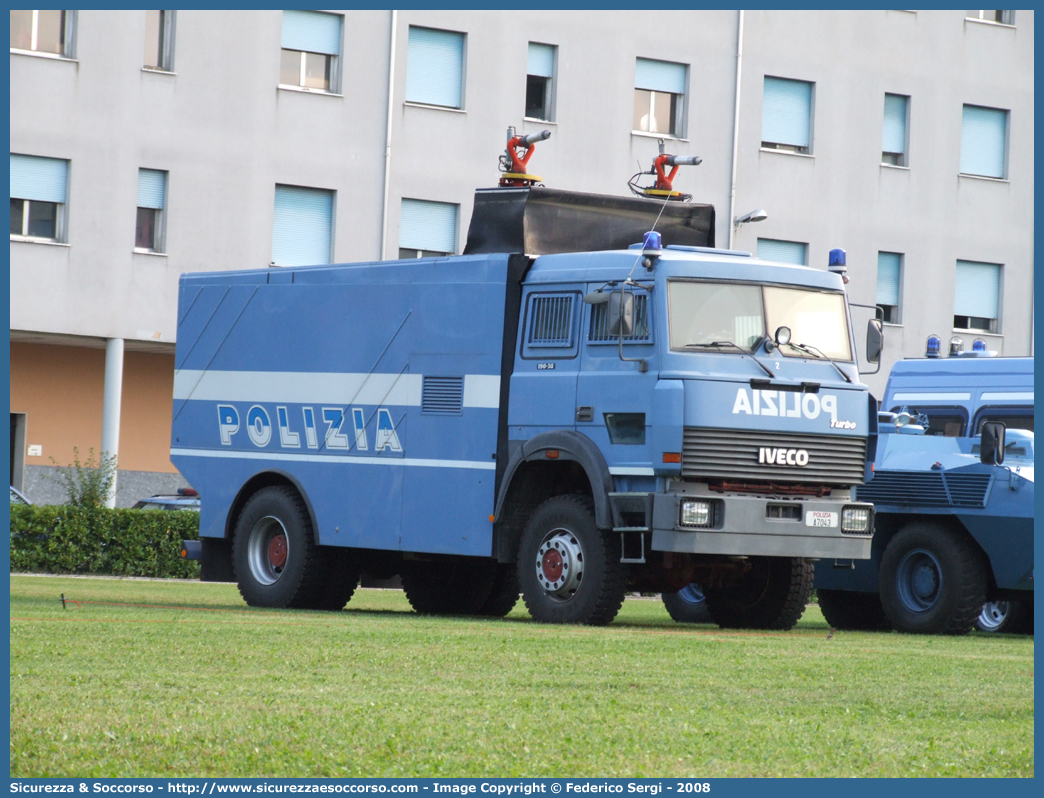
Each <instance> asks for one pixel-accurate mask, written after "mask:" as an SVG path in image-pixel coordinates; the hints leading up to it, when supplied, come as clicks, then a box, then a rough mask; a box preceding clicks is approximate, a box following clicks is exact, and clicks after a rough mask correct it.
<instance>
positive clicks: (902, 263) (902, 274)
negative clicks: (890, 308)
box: [874, 249, 906, 327]
mask: <svg viewBox="0 0 1044 798" xmlns="http://www.w3.org/2000/svg"><path fill="white" fill-rule="evenodd" d="M882 252H883V253H885V254H886V255H898V256H899V281H898V283H899V284H898V285H897V286H896V290H897V291H898V296H897V297H896V298H897V299H898V300H899V304H897V305H896V306H895V316H896V320H895V321H886V322H885V324H889V325H892V326H895V327H902V326H903V282H904V281H905V279H906V253H905V252H892V251H891V250H887V249H882V250H879V251H878V255H880V254H881V253H882ZM878 279H880V276H878ZM874 306H875V307H881V305H879V304H878V303H877V284H876V283H875V284H874Z"/></svg>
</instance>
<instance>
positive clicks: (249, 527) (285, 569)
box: [232, 486, 325, 608]
mask: <svg viewBox="0 0 1044 798" xmlns="http://www.w3.org/2000/svg"><path fill="white" fill-rule="evenodd" d="M232 570H233V573H234V574H235V578H236V583H237V584H238V585H239V593H240V595H241V596H243V600H244V601H246V603H247V604H249V605H250V606H251V607H279V608H287V607H299V608H308V607H311V606H314V604H315V603H316V602H317V601H318V600H319V597H320V596H321V595H322V590H323V581H324V580H323V577H324V576H325V567H324V563H323V561H322V558H321V557H320V556H319V547H317V546H316V545H315V541H314V539H313V536H312V524H311V521H310V520H309V518H308V511H307V509H306V508H305V505H304V502H303V501H302V500H301V497H300V496H299V495H298V493H297V492H296V491H294V490H293V489H291V488H288V487H285V486H272V487H268V488H262V489H261V490H259V491H258V492H257V493H255V494H254V495H253V496H251V497H250V499H249V500H248V501H247V503H246V505H245V506H244V507H243V511H242V512H241V513H240V515H239V520H238V521H237V522H236V529H235V532H234V537H233V540H232Z"/></svg>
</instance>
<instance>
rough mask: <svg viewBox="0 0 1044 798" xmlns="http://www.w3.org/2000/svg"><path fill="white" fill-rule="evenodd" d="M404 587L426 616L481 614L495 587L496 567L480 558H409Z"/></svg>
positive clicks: (414, 603)
mask: <svg viewBox="0 0 1044 798" xmlns="http://www.w3.org/2000/svg"><path fill="white" fill-rule="evenodd" d="M400 576H401V577H402V589H403V591H404V592H405V593H406V598H407V600H408V601H409V602H410V606H411V607H413V609H414V610H415V611H416V612H419V613H422V614H424V615H478V614H480V611H481V610H482V608H483V606H484V605H485V603H486V600H487V599H488V598H489V596H490V593H491V592H492V590H493V569H492V567H491V566H490V565H489V564H487V562H486V561H485V560H483V559H481V558H479V557H469V558H467V560H459V561H457V560H434V561H425V560H407V561H406V562H404V563H403V564H402V572H401V573H400Z"/></svg>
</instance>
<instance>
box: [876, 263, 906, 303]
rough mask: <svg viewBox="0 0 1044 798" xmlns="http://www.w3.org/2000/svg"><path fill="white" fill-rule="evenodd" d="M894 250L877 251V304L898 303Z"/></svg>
mask: <svg viewBox="0 0 1044 798" xmlns="http://www.w3.org/2000/svg"><path fill="white" fill-rule="evenodd" d="M900 260H901V256H900V255H899V254H897V253H895V252H878V253H877V304H878V305H895V306H898V305H899V263H900Z"/></svg>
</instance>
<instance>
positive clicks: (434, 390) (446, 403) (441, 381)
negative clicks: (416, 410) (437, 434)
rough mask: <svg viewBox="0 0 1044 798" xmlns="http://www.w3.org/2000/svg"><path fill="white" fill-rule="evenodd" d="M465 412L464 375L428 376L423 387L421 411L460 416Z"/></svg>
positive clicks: (435, 414) (431, 414)
mask: <svg viewBox="0 0 1044 798" xmlns="http://www.w3.org/2000/svg"><path fill="white" fill-rule="evenodd" d="M463 412H464V378H463V377H427V376H425V378H424V387H423V388H422V389H421V413H424V414H426V415H430V416H459V415H461V414H462V413H463Z"/></svg>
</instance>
